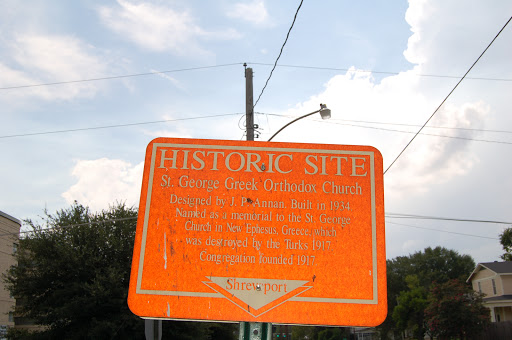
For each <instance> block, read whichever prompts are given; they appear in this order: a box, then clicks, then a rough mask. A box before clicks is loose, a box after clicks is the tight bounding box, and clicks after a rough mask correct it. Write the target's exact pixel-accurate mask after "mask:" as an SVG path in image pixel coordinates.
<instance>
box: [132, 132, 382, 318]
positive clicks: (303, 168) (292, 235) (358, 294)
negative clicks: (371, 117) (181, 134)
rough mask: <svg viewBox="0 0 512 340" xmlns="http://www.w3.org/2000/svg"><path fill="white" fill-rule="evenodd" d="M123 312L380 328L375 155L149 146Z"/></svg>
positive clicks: (237, 145) (167, 142) (196, 143)
mask: <svg viewBox="0 0 512 340" xmlns="http://www.w3.org/2000/svg"><path fill="white" fill-rule="evenodd" d="M128 304H129V307H130V309H131V310H132V312H133V313H135V314H136V315H139V316H141V317H144V318H154V319H181V320H212V321H224V322H238V321H245V322H250V323H281V324H303V325H332V326H376V325H379V324H380V323H381V322H382V321H383V320H384V319H385V317H386V313H387V296H386V258H385V235H384V193H383V173H382V156H381V155H380V153H379V151H378V150H377V149H375V148H372V147H368V146H345V145H325V144H300V143H273V142H251V141H221V140H198V139H177V138H158V139H155V140H153V141H152V142H151V143H150V144H149V145H148V147H147V151H146V160H145V166H144V177H143V184H142V193H141V200H140V207H139V217H138V222H137V232H136V238H135V246H134V256H133V263H132V272H131V278H130V290H129V296H128Z"/></svg>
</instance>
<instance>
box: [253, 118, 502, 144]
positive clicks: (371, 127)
mask: <svg viewBox="0 0 512 340" xmlns="http://www.w3.org/2000/svg"><path fill="white" fill-rule="evenodd" d="M255 113H258V114H265V115H267V116H277V117H289V118H293V117H290V116H288V115H280V114H273V113H261V112H255ZM311 120H313V121H316V122H321V123H324V124H336V125H343V126H352V127H358V128H363V129H374V130H380V131H389V132H399V133H409V134H417V133H418V132H413V131H404V130H397V129H387V128H381V127H375V126H367V125H357V124H347V123H342V122H336V119H329V120H321V119H311ZM340 121H343V120H340ZM346 121H349V120H346ZM360 122H362V123H375V122H365V121H360ZM377 124H378V123H377ZM380 124H389V125H406V124H394V123H380ZM411 126H414V125H411ZM416 126H418V125H416ZM428 128H432V127H431V126H429V127H428ZM435 128H439V129H443V128H445V129H460V130H470V131H482V132H501V133H512V131H503V130H501V131H500V130H481V129H466V128H456V127H435ZM419 134H420V135H422V136H431V137H442V138H452V139H461V140H469V141H474V142H484V143H496V144H508V145H512V142H506V141H498V140H488V139H477V138H470V137H461V136H447V135H440V134H434V133H424V132H423V133H419Z"/></svg>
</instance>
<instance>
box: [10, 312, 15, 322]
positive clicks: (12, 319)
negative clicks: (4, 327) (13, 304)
mask: <svg viewBox="0 0 512 340" xmlns="http://www.w3.org/2000/svg"><path fill="white" fill-rule="evenodd" d="M9 322H14V313H13V312H9Z"/></svg>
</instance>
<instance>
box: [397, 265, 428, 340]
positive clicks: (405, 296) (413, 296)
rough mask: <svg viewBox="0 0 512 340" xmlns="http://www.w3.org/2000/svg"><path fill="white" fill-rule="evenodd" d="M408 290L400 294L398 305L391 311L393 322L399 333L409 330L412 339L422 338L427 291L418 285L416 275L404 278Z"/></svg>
mask: <svg viewBox="0 0 512 340" xmlns="http://www.w3.org/2000/svg"><path fill="white" fill-rule="evenodd" d="M405 281H406V282H407V285H408V287H409V289H408V290H404V291H402V292H400V294H399V296H398V305H397V306H396V307H395V308H394V309H393V320H394V321H395V324H396V327H397V328H398V329H399V330H400V331H405V330H406V329H410V330H411V331H412V332H413V334H414V337H415V338H417V339H421V338H423V335H424V334H425V331H426V327H425V317H424V311H425V308H426V307H427V305H428V300H427V299H428V291H427V290H426V289H425V288H424V287H422V286H420V285H419V279H418V277H417V276H416V275H408V276H407V277H406V278H405Z"/></svg>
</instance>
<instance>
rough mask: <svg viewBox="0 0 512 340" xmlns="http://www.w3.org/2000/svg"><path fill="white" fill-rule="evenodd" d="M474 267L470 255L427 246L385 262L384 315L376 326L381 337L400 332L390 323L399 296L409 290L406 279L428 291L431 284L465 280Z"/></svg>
mask: <svg viewBox="0 0 512 340" xmlns="http://www.w3.org/2000/svg"><path fill="white" fill-rule="evenodd" d="M474 268H475V262H474V261H473V259H472V258H471V256H469V255H460V254H458V253H457V252H456V251H454V250H449V249H447V248H444V247H435V248H431V247H428V248H425V250H424V251H419V252H416V253H414V254H411V255H409V256H398V257H395V258H393V259H391V260H388V261H387V284H388V316H387V318H386V320H385V321H384V322H383V323H382V325H381V326H379V330H380V332H381V334H383V336H384V337H385V336H386V334H388V333H389V332H390V331H393V330H395V331H396V330H400V329H399V328H398V327H397V326H396V324H395V322H394V320H393V311H394V309H395V307H396V306H397V299H398V297H399V296H400V293H401V292H404V291H408V290H409V288H408V286H407V282H406V280H405V278H406V277H407V276H409V275H415V276H417V278H418V281H419V282H418V285H419V286H420V287H423V288H424V289H425V290H426V291H427V292H428V291H429V289H430V285H431V283H432V282H438V283H443V282H447V281H449V280H451V279H458V278H461V279H466V278H467V276H468V275H469V274H470V273H471V271H472V270H473V269H474Z"/></svg>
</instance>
